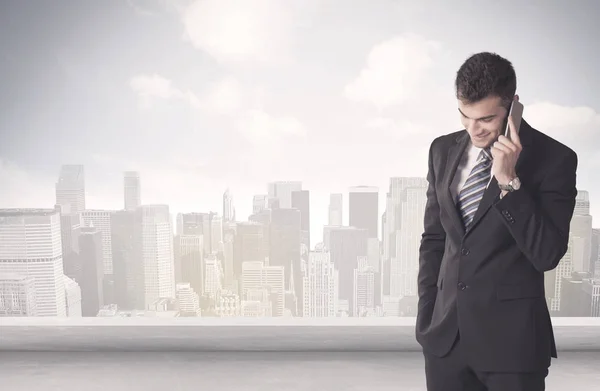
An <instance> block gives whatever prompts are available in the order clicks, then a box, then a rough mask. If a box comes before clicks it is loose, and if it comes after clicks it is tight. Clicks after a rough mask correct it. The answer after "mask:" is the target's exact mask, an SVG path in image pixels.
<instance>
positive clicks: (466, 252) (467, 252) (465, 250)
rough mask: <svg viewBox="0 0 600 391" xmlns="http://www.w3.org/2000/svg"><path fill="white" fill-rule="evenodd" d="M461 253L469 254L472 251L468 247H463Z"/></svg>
mask: <svg viewBox="0 0 600 391" xmlns="http://www.w3.org/2000/svg"><path fill="white" fill-rule="evenodd" d="M460 253H461V254H462V255H469V254H470V253H471V251H469V249H468V248H463V249H462V250H460Z"/></svg>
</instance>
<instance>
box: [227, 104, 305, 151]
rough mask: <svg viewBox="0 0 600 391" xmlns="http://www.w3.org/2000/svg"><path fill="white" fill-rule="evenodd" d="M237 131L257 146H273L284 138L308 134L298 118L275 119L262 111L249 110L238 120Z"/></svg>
mask: <svg viewBox="0 0 600 391" xmlns="http://www.w3.org/2000/svg"><path fill="white" fill-rule="evenodd" d="M236 129H237V130H238V131H239V132H240V133H241V134H242V135H244V136H245V137H246V138H247V139H248V140H249V141H251V142H252V143H254V144H255V145H257V146H273V145H274V144H277V143H278V142H280V141H281V138H282V137H286V136H299V137H304V136H306V134H307V130H306V128H305V127H304V125H302V123H301V122H300V121H299V120H298V119H297V118H294V117H274V116H272V115H270V114H268V113H266V112H264V111H262V110H248V111H247V112H246V113H245V114H244V115H242V116H241V117H240V118H239V119H238V121H237V123H236Z"/></svg>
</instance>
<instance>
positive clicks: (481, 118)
mask: <svg viewBox="0 0 600 391" xmlns="http://www.w3.org/2000/svg"><path fill="white" fill-rule="evenodd" d="M458 111H459V112H460V113H461V114H462V116H463V117H465V118H469V117H467V116H466V115H465V113H463V112H462V110H461V109H458ZM496 116H497V114H492V115H486V116H485V117H480V118H476V119H475V120H476V121H482V120H486V119H492V118H494V117H496Z"/></svg>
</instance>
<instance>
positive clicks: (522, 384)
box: [416, 52, 577, 391]
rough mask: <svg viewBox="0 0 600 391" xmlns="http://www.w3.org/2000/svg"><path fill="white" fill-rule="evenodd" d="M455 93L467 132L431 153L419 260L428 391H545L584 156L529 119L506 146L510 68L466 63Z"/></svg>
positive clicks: (476, 59)
mask: <svg viewBox="0 0 600 391" xmlns="http://www.w3.org/2000/svg"><path fill="white" fill-rule="evenodd" d="M455 87H456V96H457V99H458V110H459V115H460V117H461V119H462V123H463V126H464V127H465V129H464V130H461V131H458V132H455V133H451V134H447V135H444V136H441V137H438V138H436V139H435V140H434V141H433V142H432V143H431V147H430V150H429V172H428V175H427V179H428V182H429V186H428V189H427V204H426V209H425V221H424V226H425V230H424V233H423V235H422V240H421V246H420V255H419V273H418V291H419V304H418V313H417V324H416V338H417V341H418V342H419V343H420V345H421V346H422V348H423V354H424V358H425V375H426V382H427V389H428V391H475V390H477V391H479V390H481V391H483V390H487V391H508V390H510V391H540V390H544V389H545V379H546V377H547V375H548V370H549V367H550V361H551V357H557V353H556V347H555V342H554V335H553V331H552V324H551V320H550V314H549V312H548V307H547V304H546V299H545V292H544V272H546V271H549V270H552V269H554V268H555V267H556V266H557V265H558V263H559V261H560V259H561V258H562V257H563V255H564V254H565V253H566V251H567V246H568V241H569V226H570V221H571V217H572V215H573V210H574V207H575V197H576V195H577V190H576V187H575V179H576V178H575V175H576V169H577V155H576V154H575V152H573V151H572V150H571V149H569V148H568V147H566V146H564V145H562V144H560V143H559V142H557V141H555V140H553V139H552V138H550V137H548V136H547V135H545V134H543V133H541V132H540V131H538V130H536V129H534V128H532V127H531V126H530V125H529V124H528V123H527V122H526V121H525V120H523V121H522V123H521V126H520V129H518V130H517V129H515V128H514V121H513V120H512V118H508V123H509V125H510V134H509V136H510V137H505V136H504V135H503V130H504V127H505V124H506V122H505V121H506V120H507V117H508V113H509V108H510V105H511V103H512V101H513V100H516V99H518V96H517V95H515V91H516V75H515V71H514V69H513V66H512V64H511V63H510V62H509V61H508V60H506V59H504V58H502V57H500V56H498V55H496V54H494V53H487V52H485V53H478V54H475V55H473V56H471V57H470V58H468V59H467V60H466V61H465V63H464V64H463V65H462V66H461V67H460V69H459V70H458V72H457V75H456V85H455ZM525 113H526V110H525Z"/></svg>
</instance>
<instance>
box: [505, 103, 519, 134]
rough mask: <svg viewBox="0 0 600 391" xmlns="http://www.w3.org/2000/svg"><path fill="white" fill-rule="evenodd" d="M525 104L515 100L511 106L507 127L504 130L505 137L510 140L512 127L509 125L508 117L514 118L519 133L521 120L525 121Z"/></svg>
mask: <svg viewBox="0 0 600 391" xmlns="http://www.w3.org/2000/svg"><path fill="white" fill-rule="evenodd" d="M523 110H524V107H523V104H522V103H521V102H519V101H518V100H513V101H512V103H511V104H510V110H508V116H507V117H506V127H505V128H504V136H505V137H507V138H509V139H510V127H509V125H508V117H510V116H512V119H513V122H514V124H515V127H516V130H517V132H519V129H520V128H521V120H522V119H523Z"/></svg>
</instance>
